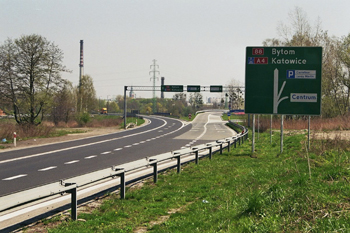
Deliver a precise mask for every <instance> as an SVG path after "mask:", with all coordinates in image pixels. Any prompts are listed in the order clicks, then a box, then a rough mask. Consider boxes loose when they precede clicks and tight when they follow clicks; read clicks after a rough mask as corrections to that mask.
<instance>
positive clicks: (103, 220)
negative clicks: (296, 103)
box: [49, 133, 350, 232]
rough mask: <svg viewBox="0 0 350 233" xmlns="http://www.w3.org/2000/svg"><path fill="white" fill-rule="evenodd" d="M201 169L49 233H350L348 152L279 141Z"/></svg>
mask: <svg viewBox="0 0 350 233" xmlns="http://www.w3.org/2000/svg"><path fill="white" fill-rule="evenodd" d="M274 138H276V139H275V141H273V143H272V144H270V136H269V134H265V133H262V134H261V135H260V139H259V140H258V141H257V142H256V154H257V158H251V157H250V150H251V144H250V143H249V142H246V143H244V144H243V145H242V146H240V147H238V148H236V149H233V150H231V152H229V153H228V152H226V153H223V154H222V155H218V154H215V155H214V157H213V159H212V160H209V159H202V160H200V162H199V165H195V164H194V163H190V164H188V165H186V166H183V170H182V172H181V173H180V174H177V173H176V171H174V170H169V171H168V172H166V173H163V174H160V175H159V181H158V183H157V184H153V183H152V182H151V181H148V182H146V183H145V184H144V186H143V187H142V188H140V189H132V190H131V189H130V190H128V191H127V192H126V199H125V200H120V199H119V197H118V195H116V194H111V195H110V196H109V198H107V200H106V201H105V202H104V203H103V204H102V205H101V206H100V207H99V208H98V209H95V210H94V211H92V212H88V213H80V214H79V217H78V218H79V219H81V221H76V222H72V221H70V220H66V221H64V222H62V223H61V224H60V225H59V226H58V227H56V228H52V229H49V232H145V230H147V231H149V232H347V231H349V229H350V221H349V220H350V214H349V212H350V203H349V200H350V198H349V196H350V187H349V180H350V172H349V169H348V167H349V163H350V160H349V149H350V148H349V146H348V144H347V143H341V142H334V141H329V140H324V141H316V140H315V141H313V142H312V150H311V151H309V152H307V151H305V148H306V147H305V140H306V138H305V135H300V134H295V135H291V136H286V137H285V139H284V141H285V144H284V152H283V153H282V154H279V150H280V149H279V146H278V145H279V140H278V138H279V135H278V133H275V134H274Z"/></svg>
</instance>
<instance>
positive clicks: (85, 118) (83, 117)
mask: <svg viewBox="0 0 350 233" xmlns="http://www.w3.org/2000/svg"><path fill="white" fill-rule="evenodd" d="M77 121H78V124H79V125H80V126H85V125H86V124H87V123H88V122H90V121H91V117H90V114H89V113H87V112H84V113H80V114H79V115H78V117H77Z"/></svg>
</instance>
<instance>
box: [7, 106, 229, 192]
mask: <svg viewBox="0 0 350 233" xmlns="http://www.w3.org/2000/svg"><path fill="white" fill-rule="evenodd" d="M220 115H221V113H217V112H216V113H202V114H199V115H198V116H197V117H196V119H195V120H194V121H193V122H192V123H190V124H188V125H184V124H183V122H181V121H179V120H176V119H172V118H163V117H154V116H147V117H146V118H148V119H149V124H147V125H145V126H141V127H137V128H134V129H131V130H125V131H119V132H117V133H112V134H108V135H103V136H96V137H90V138H85V139H79V140H75V141H69V142H64V143H57V144H50V145H44V146H38V147H31V148H26V149H20V150H13V151H6V152H1V153H0V197H1V196H4V195H8V194H10V193H14V192H19V191H21V190H26V189H30V188H33V187H36V186H40V185H43V184H47V183H51V182H57V181H59V180H61V179H67V178H70V177H74V176H78V175H82V174H86V173H89V172H93V171H96V170H100V169H104V168H107V167H111V166H113V165H120V164H123V163H127V162H131V161H134V160H137V159H141V158H145V157H149V156H153V155H157V154H160V153H164V152H169V151H172V150H178V149H181V148H184V147H190V146H194V145H198V144H203V143H206V142H209V141H213V140H216V139H222V138H225V137H229V136H232V135H234V134H235V133H234V131H232V130H231V129H229V128H228V127H226V126H225V125H224V122H222V121H221V119H220Z"/></svg>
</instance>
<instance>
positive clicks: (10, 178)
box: [2, 174, 27, 180]
mask: <svg viewBox="0 0 350 233" xmlns="http://www.w3.org/2000/svg"><path fill="white" fill-rule="evenodd" d="M24 176H27V174H21V175H18V176H12V177H8V178H5V179H2V180H14V179H18V178H21V177H24Z"/></svg>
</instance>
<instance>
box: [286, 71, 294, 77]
mask: <svg viewBox="0 0 350 233" xmlns="http://www.w3.org/2000/svg"><path fill="white" fill-rule="evenodd" d="M287 78H295V70H287Z"/></svg>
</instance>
